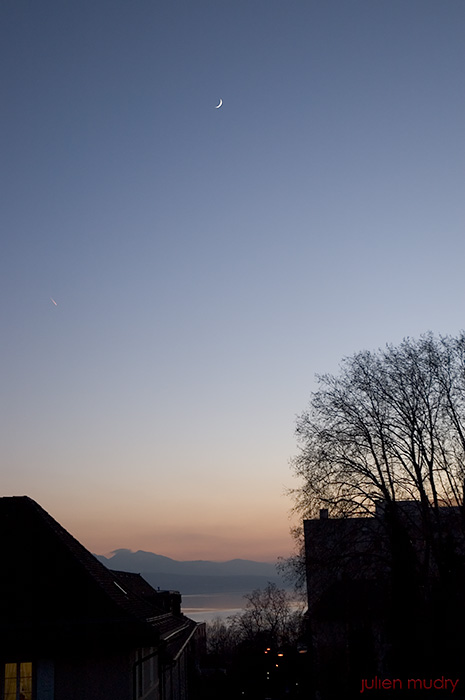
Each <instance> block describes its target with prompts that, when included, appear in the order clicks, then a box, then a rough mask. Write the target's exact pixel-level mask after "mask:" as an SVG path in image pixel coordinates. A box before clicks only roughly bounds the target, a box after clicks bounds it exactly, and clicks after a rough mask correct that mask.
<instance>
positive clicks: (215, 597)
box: [182, 593, 247, 622]
mask: <svg viewBox="0 0 465 700" xmlns="http://www.w3.org/2000/svg"><path fill="white" fill-rule="evenodd" d="M246 602H247V601H246V600H245V598H244V596H243V595H242V594H239V593H217V594H208V593H205V594H202V593H199V594H196V595H183V597H182V612H183V613H184V615H187V617H190V618H191V620H195V621H196V622H210V621H211V620H213V619H214V618H215V617H221V618H223V619H225V618H227V617H229V615H235V614H236V613H241V612H243V611H244V607H245V604H246Z"/></svg>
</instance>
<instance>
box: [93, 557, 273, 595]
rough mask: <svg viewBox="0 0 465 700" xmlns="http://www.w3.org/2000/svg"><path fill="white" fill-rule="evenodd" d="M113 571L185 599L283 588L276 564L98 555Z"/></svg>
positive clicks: (237, 560) (239, 560)
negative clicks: (130, 574) (135, 575)
mask: <svg viewBox="0 0 465 700" xmlns="http://www.w3.org/2000/svg"><path fill="white" fill-rule="evenodd" d="M96 556H97V559H98V560H99V561H101V562H102V564H104V565H105V566H107V567H108V568H109V569H116V570H117V571H133V572H135V573H139V574H141V575H142V576H143V577H144V578H145V579H146V580H147V581H148V582H149V583H150V584H151V585H152V586H153V587H154V588H158V587H159V588H161V589H172V590H178V591H180V592H181V593H182V594H184V595H191V594H199V593H203V594H207V593H208V594H212V593H213V594H214V593H248V592H250V591H252V590H254V589H255V588H264V587H265V586H266V584H267V583H268V581H272V582H274V583H276V584H277V585H279V586H281V587H283V585H284V584H283V580H282V578H281V577H280V576H279V575H278V573H277V571H276V567H275V565H274V564H268V563H266V562H257V561H250V560H247V559H232V560H231V561H225V562H215V561H202V560H198V561H177V560H176V559H171V558H170V557H164V556H162V555H160V554H154V553H153V552H143V551H141V550H139V551H138V552H132V551H131V550H129V549H117V550H115V552H113V555H112V556H111V557H104V556H101V555H96Z"/></svg>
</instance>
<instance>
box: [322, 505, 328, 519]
mask: <svg viewBox="0 0 465 700" xmlns="http://www.w3.org/2000/svg"><path fill="white" fill-rule="evenodd" d="M320 520H328V509H327V508H320Z"/></svg>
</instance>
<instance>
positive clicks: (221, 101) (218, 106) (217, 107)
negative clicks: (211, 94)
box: [215, 97, 223, 109]
mask: <svg viewBox="0 0 465 700" xmlns="http://www.w3.org/2000/svg"><path fill="white" fill-rule="evenodd" d="M222 104H223V100H222V99H221V97H220V104H219V105H216V107H215V109H219V108H220V107H221V105H222Z"/></svg>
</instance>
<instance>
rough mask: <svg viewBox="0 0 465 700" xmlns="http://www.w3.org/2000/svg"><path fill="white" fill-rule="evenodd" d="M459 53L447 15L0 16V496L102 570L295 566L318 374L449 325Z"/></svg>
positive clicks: (442, 0) (338, 8) (366, 2)
mask: <svg viewBox="0 0 465 700" xmlns="http://www.w3.org/2000/svg"><path fill="white" fill-rule="evenodd" d="M464 33H465V3H464V2H463V0H434V1H431V0H376V1H374V0H317V1H312V0H305V1H304V0H302V1H288V2H285V1H284V0H279V1H277V0H266V1H265V0H263V1H262V0H214V1H213V0H212V1H206V0H189V1H187V0H186V1H184V2H177V1H176V0H111V1H110V0H108V1H107V0H79V2H74V1H72V0H65V1H62V0H41V1H40V2H33V1H32V0H29V1H26V0H3V1H2V4H1V6H0V74H1V85H2V88H1V106H0V119H1V125H2V128H1V131H0V140H1V158H0V172H1V175H2V186H1V199H2V202H1V222H2V226H1V231H2V234H1V243H2V247H1V255H0V284H1V289H2V294H1V295H0V312H1V319H2V334H1V337H2V341H1V343H2V344H1V349H2V354H1V356H2V377H1V386H2V402H1V406H2V408H1V411H2V416H1V423H0V425H1V445H2V451H1V464H2V475H1V476H2V484H3V486H2V491H3V494H5V495H11V494H22V493H27V494H28V495H30V496H32V497H34V498H36V499H37V500H38V501H39V502H40V503H41V504H42V505H43V506H44V507H45V508H47V509H48V510H49V511H50V512H51V513H52V515H54V516H55V517H57V518H58V519H59V520H60V521H61V522H62V523H63V524H64V525H65V526H66V527H68V528H69V529H71V531H72V532H73V533H74V534H76V535H77V536H79V537H80V539H81V540H82V541H83V542H84V544H86V546H88V547H90V548H92V549H93V550H94V551H99V552H102V553H104V552H108V551H109V550H111V549H114V548H117V547H128V548H133V549H138V548H141V549H151V550H152V551H157V552H158V553H160V554H165V555H168V556H173V557H175V558H188V559H193V558H201V557H204V558H210V559H215V558H216V559H226V558H230V557H231V556H253V557H255V558H257V559H260V558H262V559H265V558H266V559H273V558H274V557H275V556H277V555H279V554H287V553H288V551H289V549H290V547H291V541H290V539H289V535H288V521H287V513H288V510H289V508H290V506H291V501H290V500H289V499H286V498H285V497H284V496H283V491H284V489H285V488H286V487H292V485H293V479H292V476H291V472H290V470H289V467H288V460H289V458H290V457H291V456H292V454H293V453H295V451H296V443H295V438H294V435H293V431H294V421H295V416H296V414H298V413H299V412H300V411H302V410H303V409H304V408H305V406H306V404H307V401H308V399H309V396H310V392H311V391H312V390H313V389H314V388H315V381H314V375H315V373H324V372H327V371H329V372H335V371H337V368H338V363H339V361H340V359H341V358H342V357H343V356H346V355H348V354H351V353H353V352H355V351H356V350H360V349H364V348H376V347H379V346H381V345H383V344H384V343H386V342H394V343H396V342H399V341H400V340H401V339H402V338H403V337H404V336H406V335H409V336H418V335H419V334H421V333H423V332H425V331H427V330H432V331H434V332H435V333H442V334H456V333H457V332H458V331H459V330H460V329H461V328H463V327H464V325H465V324H464V320H463V319H464V311H463V307H464V299H465V295H464V292H465V276H464V274H463V260H464V258H465V235H464V223H465V216H464V214H465V191H464V182H465V126H464V125H465V89H464V88H465V78H464V76H465V42H464V40H463V37H464ZM220 99H222V100H223V106H222V107H221V108H220V109H215V106H216V105H217V104H218V102H219V100H220ZM51 299H54V300H55V301H56V303H57V306H55V304H53V303H52V301H51Z"/></svg>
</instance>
